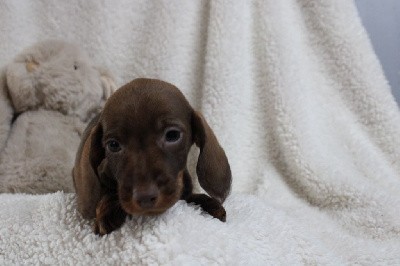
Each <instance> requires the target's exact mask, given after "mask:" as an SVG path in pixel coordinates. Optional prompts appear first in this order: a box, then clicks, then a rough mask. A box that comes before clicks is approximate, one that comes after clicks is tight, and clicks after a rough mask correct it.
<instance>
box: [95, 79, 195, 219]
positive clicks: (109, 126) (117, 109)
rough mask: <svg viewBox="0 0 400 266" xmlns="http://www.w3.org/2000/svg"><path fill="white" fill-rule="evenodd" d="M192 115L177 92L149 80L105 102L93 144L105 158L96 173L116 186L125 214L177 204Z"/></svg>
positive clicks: (172, 88) (127, 86)
mask: <svg viewBox="0 0 400 266" xmlns="http://www.w3.org/2000/svg"><path fill="white" fill-rule="evenodd" d="M192 114H193V109H192V108H191V107H190V105H189V103H188V102H187V101H186V99H185V98H184V96H183V95H182V93H181V92H180V91H179V90H178V89H176V88H175V87H174V86H172V85H171V84H168V83H162V84H160V83H158V82H153V81H149V80H144V81H143V82H140V81H136V82H135V84H134V85H132V84H128V85H126V86H124V87H122V88H121V89H119V90H118V91H117V92H115V93H114V94H113V95H112V97H111V98H110V99H109V100H108V101H107V103H106V105H105V107H104V110H103V112H102V114H101V117H100V122H99V124H98V129H97V130H98V131H99V134H97V137H98V139H97V140H94V141H98V142H100V143H97V144H96V145H97V146H101V151H99V153H101V155H100V157H104V159H103V158H101V159H102V160H103V165H105V166H104V167H103V170H99V171H104V172H106V173H100V172H99V173H98V175H99V176H100V178H102V177H101V175H102V174H106V175H108V177H107V178H112V179H113V180H115V181H116V186H117V192H118V196H119V201H120V204H121V206H122V208H123V209H124V210H125V211H126V212H127V213H130V214H157V213H161V212H163V211H165V210H166V209H167V208H169V207H171V206H172V205H173V204H174V203H175V202H176V201H177V200H178V199H179V198H180V196H181V193H182V189H183V171H184V169H185V167H186V160H187V155H188V152H189V149H190V146H191V145H192V143H193V137H192V127H191V119H192ZM94 157H96V156H94ZM95 167H96V166H95ZM110 176H111V177H110Z"/></svg>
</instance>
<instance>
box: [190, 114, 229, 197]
mask: <svg viewBox="0 0 400 266" xmlns="http://www.w3.org/2000/svg"><path fill="white" fill-rule="evenodd" d="M192 132H193V140H194V143H196V145H197V146H198V147H199V148H200V155H199V159H198V161H197V167H196V172H197V176H198V178H199V183H200V185H201V187H202V188H203V189H204V190H205V191H206V192H207V193H208V194H209V195H210V196H211V197H213V198H215V199H217V200H218V201H219V202H220V203H222V202H224V200H225V199H226V197H227V196H228V194H229V192H230V189H231V182H232V177H231V169H230V166H229V163H228V159H227V157H226V155H225V152H224V150H223V149H222V148H221V146H220V145H219V143H218V140H217V138H216V137H215V135H214V132H213V131H212V130H211V128H210V126H209V125H208V124H207V122H206V120H205V119H204V117H203V116H202V115H201V114H200V113H199V112H195V111H194V112H193V114H192Z"/></svg>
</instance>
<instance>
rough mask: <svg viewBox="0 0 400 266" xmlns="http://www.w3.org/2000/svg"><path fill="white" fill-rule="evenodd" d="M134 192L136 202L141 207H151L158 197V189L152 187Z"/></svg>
mask: <svg viewBox="0 0 400 266" xmlns="http://www.w3.org/2000/svg"><path fill="white" fill-rule="evenodd" d="M135 194H136V195H135V199H136V202H137V203H138V205H139V206H140V207H141V208H143V209H150V208H152V207H153V206H154V205H155V203H156V201H157V197H158V191H157V190H156V189H154V188H152V189H149V190H145V191H138V192H137V193H135Z"/></svg>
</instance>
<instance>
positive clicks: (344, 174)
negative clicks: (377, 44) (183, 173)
mask: <svg viewBox="0 0 400 266" xmlns="http://www.w3.org/2000/svg"><path fill="white" fill-rule="evenodd" d="M0 36H1V42H0V63H1V64H6V63H7V62H8V61H9V60H11V58H12V57H13V56H14V55H15V54H17V53H18V52H19V51H20V50H21V49H22V48H24V47H26V46H28V45H31V44H32V43H34V42H36V41H38V40H42V39H46V38H62V39H67V40H69V41H73V42H76V43H77V44H79V45H81V46H82V47H84V48H85V49H86V50H87V51H88V52H89V53H91V55H92V56H94V57H95V58H96V59H97V60H98V61H99V64H103V65H105V66H107V68H108V69H111V70H112V71H113V72H114V74H115V76H116V77H117V78H118V79H119V80H118V83H119V85H122V84H123V83H125V82H127V81H130V80H131V79H133V78H136V77H150V78H160V79H163V80H167V81H169V82H171V83H173V84H175V85H177V86H178V87H179V88H180V89H181V90H182V91H183V93H184V94H185V95H186V96H187V97H188V99H189V101H190V102H191V103H192V104H193V105H194V106H195V107H196V108H197V109H199V110H201V111H202V112H203V114H204V116H205V117H206V118H207V120H208V121H209V123H210V125H211V126H212V127H213V129H214V132H215V133H216V135H217V136H218V138H219V140H220V142H221V145H222V147H224V149H225V151H226V153H227V156H228V158H229V161H230V164H231V168H232V173H233V189H232V193H231V195H230V197H229V198H228V199H227V201H226V203H225V207H226V210H227V222H226V223H221V222H219V221H217V220H215V219H211V218H210V217H209V216H208V215H206V214H204V213H202V212H201V210H199V209H198V208H196V207H194V206H189V205H187V204H186V203H184V202H178V203H177V204H176V205H175V206H173V207H172V208H171V209H170V210H168V211H167V212H166V213H164V214H163V215H160V216H157V217H150V218H145V217H133V218H132V219H131V220H128V221H127V223H126V224H125V225H124V226H123V227H122V228H121V229H120V230H118V231H115V232H113V233H112V234H110V235H108V236H105V237H102V238H101V237H98V236H95V235H94V234H92V231H91V221H85V220H83V219H82V218H81V217H80V215H79V214H78V213H77V211H76V208H75V195H74V194H65V193H63V192H57V193H55V194H47V195H38V196H32V195H22V194H16V195H11V194H3V195H0V205H1V208H0V264H2V265H9V264H22V263H27V264H31V263H40V264H74V265H75V264H86V265H87V264H89V263H97V264H136V265H140V264H152V265H156V264H165V265H218V264H229V265H265V264H271V265H277V264H284V265H296V264H297V265H298V264H306V265H310V264H311V265H315V264H323V265H335V264H360V265H379V264H383V265H388V264H400V214H399V206H400V205H399V204H400V112H399V109H398V107H397V105H396V103H395V101H394V98H393V97H392V95H391V93H390V88H389V86H388V83H387V81H386V79H385V77H384V75H383V72H382V68H381V66H380V64H379V62H378V60H377V58H376V56H375V54H374V53H373V49H372V47H371V44H370V42H369V39H368V37H367V34H366V32H365V30H364V28H363V27H362V24H361V22H360V19H359V17H358V14H357V10H356V8H355V5H354V3H353V2H352V1H349V0H335V1H324V0H297V1H295V0H284V1H274V0H259V1H258V0H254V1H223V0H222V1H140V0H138V1H128V0H126V1H108V0H105V1H94V0H93V1H78V0H72V1H57V2H53V1H45V0H38V1H35V2H31V1H27V0H26V1H24V0H21V1H11V0H10V1H2V2H1V3H0ZM191 161H192V163H191V164H194V162H195V158H194V159H193V160H191ZM66 178H70V177H66Z"/></svg>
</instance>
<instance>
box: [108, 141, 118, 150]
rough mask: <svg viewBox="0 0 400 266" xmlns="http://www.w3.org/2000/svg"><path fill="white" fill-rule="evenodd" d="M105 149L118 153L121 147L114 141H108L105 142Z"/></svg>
mask: <svg viewBox="0 0 400 266" xmlns="http://www.w3.org/2000/svg"><path fill="white" fill-rule="evenodd" d="M107 149H108V150H109V151H111V152H119V151H120V150H121V145H120V144H119V142H118V141H116V140H110V141H108V142H107Z"/></svg>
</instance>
